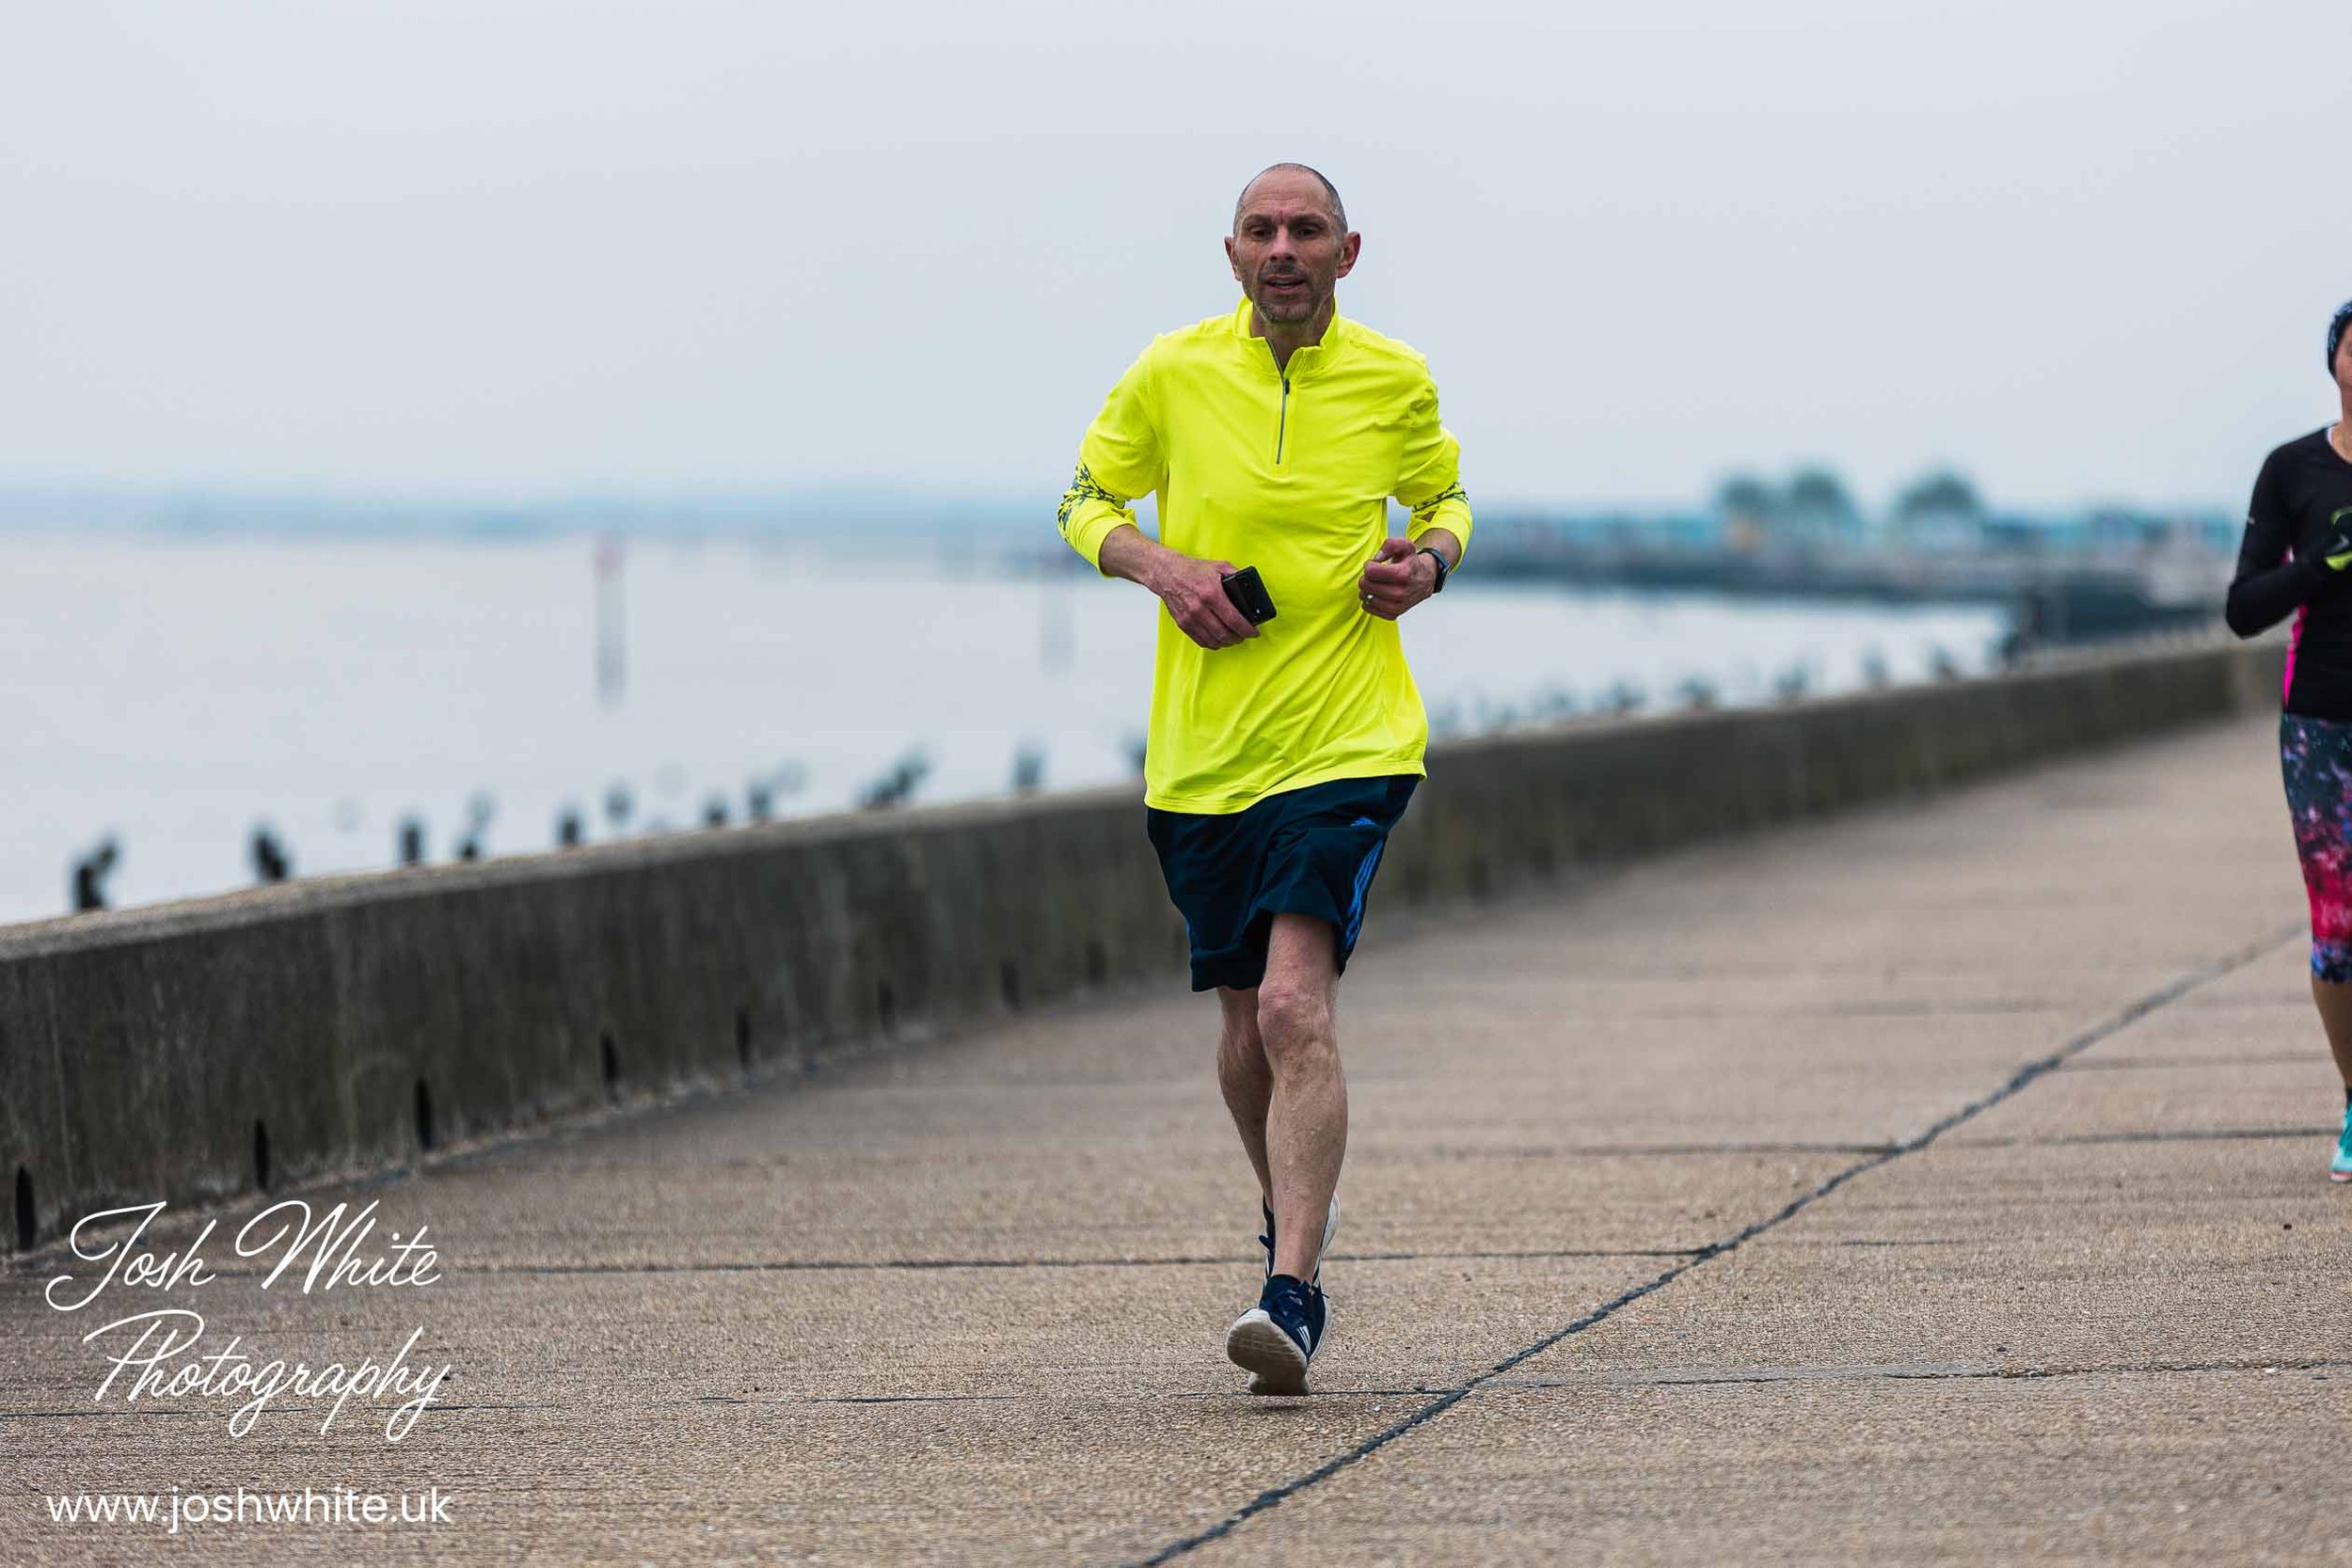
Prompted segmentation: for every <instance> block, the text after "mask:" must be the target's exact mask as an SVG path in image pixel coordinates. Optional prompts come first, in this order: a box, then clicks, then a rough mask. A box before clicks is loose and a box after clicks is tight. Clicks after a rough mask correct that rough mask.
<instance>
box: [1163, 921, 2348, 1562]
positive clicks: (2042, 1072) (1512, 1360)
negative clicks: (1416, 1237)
mask: <svg viewBox="0 0 2352 1568" xmlns="http://www.w3.org/2000/svg"><path fill="white" fill-rule="evenodd" d="M2303 931H2304V926H2303V923H2302V922H2301V921H2296V923H2295V924H2293V925H2291V926H2287V927H2281V928H2280V929H2279V930H2277V931H2274V932H2272V933H2271V934H2270V935H2268V936H2265V937H2264V938H2262V939H2261V940H2260V941H2258V942H2249V943H2248V944H2247V945H2246V946H2245V947H2242V948H2240V949H2238V950H2237V951H2236V952H2234V953H2232V954H2231V955H2229V956H2228V957H2227V958H2221V959H2219V960H2217V961H2216V962H2213V963H2209V964H2203V965H2200V966H2199V967H2198V968H2196V969H2193V970H2190V971H2189V972H2188V973H2187V974H2183V975H2181V976H2179V977H2178V978H2176V979H2174V980H2172V981H2170V982H2169V983H2168V984H2166V985H2163V986H2159V987H2158V988H2157V989H2156V990H2152V991H2150V992H2148V993H2147V994H2146V995H2144V996H2140V997H2137V998H2135V999H2134V1000H2133V1001H2131V1002H2129V1003H2126V1004H2125V1005H2124V1006H2122V1008H2121V1009H2119V1010H2118V1011H2117V1012H2115V1013H2114V1014H2113V1015H2112V1016H2110V1017H2108V1018H2106V1019H2105V1020H2103V1021H2101V1022H2098V1023H2096V1024H2093V1025H2092V1026H2091V1027H2090V1028H2089V1029H2087V1030H2085V1031H2083V1032H2082V1033H2081V1034H2079V1035H2076V1036H2075V1037H2073V1038H2072V1039H2070V1040H2068V1041H2067V1042H2066V1043H2065V1044H2063V1045H2061V1046H2059V1047H2058V1049H2057V1050H2056V1051H2053V1052H2051V1053H2049V1054H2048V1055H2046V1056H2041V1057H2037V1058H2035V1059H2034V1060H2033V1061H2030V1062H2027V1063H2026V1065H2025V1066H2023V1067H2021V1068H2019V1069H2017V1070H2016V1071H2015V1072H2013V1073H2011V1074H2010V1077H2009V1081H2008V1082H2007V1083H2005V1084H2003V1085H2001V1086H2000V1087H1998V1088H1996V1089H1994V1090H1993V1091H1992V1092H1991V1093H1989V1094H1985V1095H1981V1096H1979V1098H1977V1099H1975V1100H1972V1101H1969V1102H1968V1103H1967V1104H1965V1105H1963V1106H1962V1107H1961V1108H1960V1109H1958V1110H1956V1111H1954V1112H1952V1113H1950V1114H1949V1115H1948V1116H1946V1117H1943V1118H1942V1119H1940V1120H1938V1121H1936V1122H1935V1123H1933V1124H1932V1125H1931V1126H1930V1127H1929V1128H1928V1129H1927V1130H1926V1131H1925V1132H1920V1133H1918V1134H1916V1135H1915V1136H1914V1137H1911V1138H1907V1139H1905V1140H1904V1141H1903V1142H1901V1143H1899V1144H1894V1145H1891V1146H1889V1147H1888V1148H1884V1149H1882V1150H1880V1151H1878V1152H1876V1153H1873V1154H1871V1155H1869V1156H1868V1157H1867V1158H1865V1159H1861V1160H1857V1161H1855V1162H1854V1163H1853V1164H1851V1165H1848V1166H1847V1167H1846V1168H1845V1169H1843V1170H1841V1171H1838V1172H1837V1173H1836V1175H1834V1176H1831V1177H1830V1178H1828V1179H1827V1180H1824V1181H1822V1182H1821V1184H1820V1186H1818V1187H1815V1188H1813V1189H1812V1190H1811V1191H1810V1192H1807V1193H1804V1194H1802V1195H1800V1196H1797V1197H1796V1198H1793V1199H1791V1200H1790V1201H1789V1202H1788V1204H1787V1205H1786V1206H1784V1207H1783V1208H1781V1209H1780V1210H1779V1211H1778V1212H1774V1213H1772V1214H1769V1215H1767V1216H1766V1217H1764V1218H1763V1219H1760V1220H1756V1221H1755V1222H1754V1223H1753V1224H1750V1225H1746V1226H1742V1227H1740V1229H1738V1230H1736V1231H1734V1232H1732V1233H1731V1234H1730V1235H1729V1236H1726V1237H1724V1239H1723V1240H1722V1241H1720V1242H1710V1243H1708V1244H1707V1245H1705V1246H1702V1247H1700V1248H1698V1249H1697V1250H1696V1251H1695V1252H1693V1253H1692V1255H1691V1256H1690V1257H1689V1258H1688V1259H1684V1260H1683V1261H1681V1262H1678V1263H1677V1264H1675V1265H1674V1266H1673V1267H1672V1268H1669V1269H1666V1270H1663V1271H1662V1272H1661V1273H1659V1274H1657V1275H1652V1276H1651V1277H1650V1278H1649V1279H1646V1280H1645V1281H1644V1282H1643V1283H1641V1284H1639V1285H1636V1286H1634V1287H1633V1288H1632V1289H1631V1290H1629V1291H1624V1292H1623V1293H1621V1294H1619V1295H1616V1296H1613V1297H1611V1298H1610V1299H1609V1300H1607V1301H1605V1302H1603V1303H1601V1304H1600V1305H1599V1306H1598V1307H1595V1308H1593V1310H1591V1311H1590V1312H1587V1313H1585V1314H1584V1315H1583V1316H1582V1317H1581V1318H1578V1319H1576V1320H1575V1321H1573V1322H1571V1323H1566V1324H1565V1325H1563V1326H1562V1327H1560V1328H1558V1329H1555V1330H1553V1331H1552V1332H1551V1333H1549V1334H1547V1335H1545V1336H1544V1337H1543V1338H1540V1339H1538V1340H1536V1341H1535V1342H1534V1344H1532V1345H1528V1346H1526V1347H1525V1348H1523V1349H1521V1350H1518V1351H1515V1352H1513V1353H1512V1354H1510V1355H1507V1356H1505V1357H1504V1358H1503V1359H1502V1360H1501V1361H1498V1362H1496V1363H1495V1364H1494V1365H1493V1366H1491V1367H1489V1368H1487V1369H1486V1370H1485V1371H1483V1372H1480V1373H1479V1374H1478V1375H1477V1376H1475V1377H1473V1378H1471V1379H1470V1380H1469V1381H1468V1382H1466V1383H1464V1384H1463V1385H1462V1386H1460V1387H1458V1388H1454V1389H1450V1390H1448V1391H1447V1392H1446V1393H1444V1394H1443V1395H1441V1396H1440V1397H1438V1398H1437V1399H1434V1400H1432V1401H1430V1402H1428V1403H1427V1404H1425V1405H1422V1407H1421V1408H1420V1409H1419V1410H1416V1411H1414V1412H1413V1413H1412V1414H1411V1415H1409V1416H1407V1417H1406V1418H1404V1419H1403V1420H1401V1421H1398V1422H1397V1423H1396V1424H1395V1425H1394V1426H1391V1427H1389V1428H1387V1429H1385V1430H1383V1431H1381V1432H1377V1433H1374V1434H1373V1435H1372V1436H1370V1437H1367V1438H1365V1439H1364V1440H1363V1441H1362V1442H1360V1443H1359V1444H1357V1445H1356V1446H1355V1447H1353V1448H1351V1449H1347V1450H1346V1451H1345V1452H1343V1453H1341V1454H1339V1455H1338V1456H1337V1457H1335V1458H1333V1459H1331V1460H1330V1461H1328V1462H1327V1463H1326V1464H1323V1465H1318V1466H1317V1467H1315V1468H1314V1469H1312V1470H1310V1471H1308V1472H1307V1473H1306V1474H1305V1475H1303V1476H1299V1477H1297V1478H1296V1479H1295V1480H1292V1481H1284V1482H1283V1483H1282V1484H1281V1485H1279V1486H1273V1487H1268V1488H1267V1489H1266V1490H1265V1491H1263V1492H1261V1493H1259V1494H1258V1495H1257V1496H1256V1497H1252V1498H1250V1499H1249V1500H1248V1502H1246V1503H1244V1504H1242V1506H1241V1507H1239V1508H1237V1509H1235V1510H1233V1512H1232V1513H1228V1514H1227V1515H1226V1516H1225V1517H1224V1518H1222V1519H1219V1520H1218V1521H1217V1522H1216V1524H1214V1525H1211V1526H1209V1527H1208V1528H1206V1529H1202V1530H1199V1531H1196V1532H1194V1533H1193V1534H1191V1535H1187V1536H1184V1537H1183V1538H1182V1539H1180V1540H1176V1541H1171V1542H1169V1543H1168V1544H1167V1545H1165V1546H1162V1547H1161V1548H1160V1549H1159V1550H1158V1551H1156V1552H1153V1553H1152V1555H1151V1556H1150V1557H1146V1558H1139V1559H1136V1560H1135V1562H1134V1563H1133V1564H1132V1565H1131V1568H1158V1565H1159V1564H1161V1563H1164V1562H1169V1561H1173V1560H1175V1559H1177V1558H1180V1557H1183V1556H1184V1555H1185V1554H1186V1553H1188V1552H1191V1551H1193V1550H1195V1549H1197V1548H1199V1547H1201V1546H1205V1545H1207V1544H1210V1543H1211V1542H1213V1541H1219V1540H1222V1539H1224V1538H1225V1537H1226V1536H1228V1535H1231V1534H1232V1532H1233V1531H1234V1530H1236V1529H1238V1528H1241V1527H1242V1526H1243V1525H1246V1524H1248V1522H1249V1521H1250V1520H1252V1519H1254V1518H1256V1517H1257V1516H1258V1515H1260V1514H1262V1513H1269V1512H1271V1511H1272V1510H1274V1509H1277V1508H1279V1507H1281V1506H1282V1504H1284V1503H1286V1502H1288V1501H1289V1500H1290V1499H1291V1498H1293V1497H1297V1496H1298V1495H1299V1494H1300V1493H1302V1492H1305V1491H1308V1490H1310V1489H1311V1488H1312V1487H1316V1486H1319V1485H1321V1484H1322V1483H1323V1482H1325V1481H1328V1480H1330V1479H1331V1478H1332V1477H1333V1476H1335V1475H1338V1474H1339V1473H1340V1472H1341V1471H1342V1470H1344V1469H1346V1468H1348V1467H1349V1466H1350V1465H1355V1464H1357V1463H1358V1462H1359V1461H1361V1460H1364V1459H1369V1458H1370V1457H1371V1456H1372V1455H1374V1454H1375V1453H1377V1452H1379V1451H1380V1450H1381V1449H1385V1448H1387V1447H1388V1446H1389V1445H1390V1444H1391V1443H1393V1442H1395V1441H1396V1440H1397V1439H1399V1438H1401V1437H1403V1436H1405V1435H1406V1434H1407V1433H1411V1432H1413V1431H1414V1430H1416V1429H1417V1428H1420V1427H1423V1426H1426V1425H1428V1424H1429V1423H1430V1422H1431V1421H1434V1420H1436V1419H1437V1418H1438V1417H1440V1416H1442V1415H1444V1414H1445V1413H1446V1412H1447V1411H1449V1410H1451V1409H1453V1408H1454V1406H1455V1405H1457V1404H1459V1403H1461V1402H1463V1401H1464V1400H1466V1399H1469V1398H1470V1396H1471V1395H1472V1394H1474V1393H1477V1392H1479V1391H1480V1389H1482V1388H1483V1387H1485V1386H1486V1385H1487V1384H1488V1383H1491V1382H1493V1381H1494V1380H1495V1379H1497V1378H1500V1377H1502V1376H1503V1375H1505V1374H1506V1373H1508V1372H1509V1371H1510V1370H1512V1369H1513V1368H1515V1367H1518V1366H1520V1365H1523V1364H1524V1363H1526V1362H1528V1361H1530V1360H1533V1359H1534V1357H1536V1356H1538V1355H1541V1354H1543V1353H1544V1352H1546V1351H1548V1350H1549V1349H1551V1348H1552V1347H1553V1346H1554V1345H1557V1344H1559V1343H1560V1342H1561V1341H1562V1340H1564V1339H1567V1338H1573V1337H1574V1336H1576V1335H1579V1334H1581V1333H1583V1332H1584V1331H1585V1330H1586V1329H1589V1328H1592V1327H1594V1326H1596V1325H1597V1324H1599V1323H1605V1322H1607V1321H1608V1320H1609V1319H1611V1318H1613V1317H1614V1316H1616V1314H1617V1313H1619V1312H1620V1311H1623V1310H1624V1309H1625V1308H1626V1307H1630V1306H1632V1305H1633V1304H1634V1303H1635V1302H1637V1301H1640V1300H1642V1299H1643V1298H1644V1297H1645V1296H1651V1295H1655V1294H1657V1293H1658V1292H1659V1291H1662V1290H1664V1289H1665V1288H1666V1287H1667V1286H1669V1285H1671V1284H1673V1283H1674V1282H1675V1281H1676V1280H1677V1279H1680V1278H1681V1277H1682V1276H1683V1275H1686V1274H1689V1273H1690V1272H1691V1271H1692V1270H1693V1269H1698V1268H1704V1267H1705V1266H1706V1265H1707V1264H1708V1263H1710V1262H1712V1261H1714V1260H1715V1259H1719V1258H1724V1257H1728V1256H1729V1255H1730V1254H1732V1253H1734V1252H1737V1251H1739V1250H1740V1248H1741V1247H1743V1246H1745V1245H1747V1244H1748V1243H1750V1242H1753V1241H1755V1240H1756V1238H1757V1237H1759V1236H1761V1235H1763V1234H1765V1233H1766V1232H1767V1231H1771V1230H1774V1229H1777V1228H1778V1227H1781V1226H1783V1225H1786V1224H1788V1221H1790V1220H1792V1219H1794V1218H1796V1217H1797V1216H1798V1215H1799V1214H1801V1213H1803V1212H1804V1211H1805V1210H1807V1209H1810V1208H1811V1207H1813V1205H1815V1204H1816V1203H1819V1202H1820V1201H1821V1200H1822V1199H1823V1198H1825V1197H1828V1196H1830V1195H1831V1194H1832V1193H1835V1192H1836V1191H1837V1190H1838V1189H1839V1188H1841V1187H1843V1186H1845V1185H1846V1184H1847V1183H1848V1182H1850V1181H1852V1180H1854V1179H1855V1178H1857V1177H1861V1176H1867V1175H1868V1174H1869V1173H1870V1172H1872V1171H1874V1170H1877V1169H1878V1168H1879V1167H1880V1166H1882V1165H1888V1164H1894V1163H1895V1162H1896V1161H1898V1160H1900V1159H1904V1158H1907V1157H1908V1156H1910V1155H1913V1154H1916V1153H1918V1152H1919V1151H1920V1150H1921V1149H1923V1148H1927V1147H1928V1146H1929V1145H1931V1144H1932V1143H1934V1142H1935V1141H1936V1140H1937V1139H1938V1138H1940V1137H1942V1136H1943V1135H1944V1134H1945V1133H1947V1132H1950V1131H1952V1130H1953V1129H1954V1128H1956V1127H1961V1126H1964V1125H1965V1124H1967V1123H1968V1122H1971V1121H1974V1120H1975V1119H1976V1118H1977V1117H1980V1116H1982V1115H1984V1113H1985V1112H1987V1111H1990V1110H1992V1109H1993V1108H1994V1106H1996V1105H1998V1104H2000V1103H2002V1102H2003V1101H2007V1100H2010V1099H2011V1098H2013V1097H2014V1096H2016V1095H2018V1094H2020V1093H2022V1092H2024V1090H2025V1089H2026V1087H2027V1086H2029V1085H2032V1084H2034V1083H2035V1082H2037V1081H2038V1080H2040V1079H2042V1078H2044V1077H2046V1076H2048V1075H2049V1074H2050V1073H2052V1072H2055V1071H2057V1070H2058V1069H2059V1068H2061V1067H2063V1066H2065V1065H2066V1064H2067V1063H2068V1062H2069V1061H2071V1060H2072V1059H2073V1058H2074V1057H2076V1056H2078V1055H2080V1054H2082V1053H2084V1052H2086V1051H2088V1050H2090V1048H2091V1047H2092V1046H2094V1045H2097V1044H2098V1043H2099V1042H2100V1041H2102V1040H2106V1039H2110V1038H2112V1037H2115V1036H2116V1035H2119V1034H2121V1033H2122V1032H2123V1031H2124V1030H2125V1029H2128V1028H2130V1027H2131V1026H2132V1025H2133V1024H2135V1023H2137V1022H2139V1021H2140V1020H2141V1019H2143V1018H2146V1017H2147V1016H2148V1015H2149V1014H2150V1013H2153V1012H2154V1011H2156V1010H2157V1009H2158V1008H2160V1007H2164V1006H2168V1005H2169V1004H2171V1003H2173V1002H2177V1001H2178V1000H2180V999H2181V998H2182V997H2184V996H2185V995H2187V994H2188V993H2189V992H2190V991H2193V990H2197V989H2198V988H2199V987H2201V986H2206V985H2210V984H2212V983H2213V982H2214V981H2216V980H2218V979H2222V978H2224V977H2225V976H2227V975H2230V974H2234V973H2236V972H2237V971H2238V970H2241V969H2243V968H2245V967H2246V966H2247V965H2248V964H2250V963H2252V962H2254V961H2255V960H2256V959H2258V958H2262V957H2263V956H2264V955H2265V954H2267V953H2269V952H2271V951H2273V950H2274V949H2276V948H2278V947H2279V946H2280V945H2281V944H2282V943H2284V942H2290V941H2292V940H2294V939H2295V938H2296V937H2297V936H2300V935H2301V934H2302V933H2303Z"/></svg>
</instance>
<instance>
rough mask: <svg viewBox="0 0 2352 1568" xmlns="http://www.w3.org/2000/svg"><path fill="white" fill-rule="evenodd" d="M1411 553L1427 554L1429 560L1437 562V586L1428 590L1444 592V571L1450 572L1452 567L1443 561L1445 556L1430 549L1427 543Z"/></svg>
mask: <svg viewBox="0 0 2352 1568" xmlns="http://www.w3.org/2000/svg"><path fill="white" fill-rule="evenodd" d="M1413 553H1414V554H1416V555H1425V556H1427V557H1428V558H1429V559H1430V560H1432V561H1434V562H1437V563H1438V586H1437V587H1435V588H1432V589H1431V590H1430V591H1429V592H1431V593H1432V594H1442V593H1444V592H1445V575H1446V573H1448V572H1450V571H1452V570H1453V568H1452V567H1450V566H1448V565H1447V564H1446V563H1445V557H1444V556H1441V555H1439V554H1438V552H1437V551H1436V550H1434V549H1432V548H1431V547H1430V546H1427V545H1423V546H1422V547H1421V548H1420V549H1418V550H1416V551H1414V552H1413Z"/></svg>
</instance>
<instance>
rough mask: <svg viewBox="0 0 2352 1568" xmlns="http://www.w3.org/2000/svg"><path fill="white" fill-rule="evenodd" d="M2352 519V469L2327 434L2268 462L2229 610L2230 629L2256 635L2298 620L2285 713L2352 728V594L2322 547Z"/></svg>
mask: <svg viewBox="0 0 2352 1568" xmlns="http://www.w3.org/2000/svg"><path fill="white" fill-rule="evenodd" d="M2346 515H2352V463H2346V462H2345V461H2344V459H2343V458H2342V457H2340V456H2338V455H2337V453H2336V449H2335V448H2334V447H2333V446H2331V445H2329V444H2328V432H2327V431H2326V430H2325V429H2324V428H2323V429H2320V430H2315V431H2313V432H2312V433H2311V434H2310V435H2309V436H2297V437H2296V439H2295V440H2292V441H2289V442H2288V443H2287V444H2286V445H2284V446H2282V447H2280V448H2279V449H2278V450H2277V451H2273V452H2272V453H2271V454H2270V455H2269V456H2268V457H2267V458H2265V459H2264V460H2263V467H2262V473H2261V475H2260V476H2259V477H2257V478H2256V479H2255V481H2254V499H2253V503H2252V505H2251V506H2249V508H2248V510H2247V517H2246V536H2245V539H2244V541H2243V542H2242V543H2241V544H2240V545H2239V546H2238V552H2237V577H2236V578H2235V580H2233V582H2232V583H2231V584H2230V599H2229V604H2228V607H2227V609H2226V610H2225V611H2224V614H2225V617H2226V619H2227V620H2228V621H2229V623H2230V629H2231V630H2232V631H2233V632H2235V633H2237V634H2238V635H2239V636H2240V637H2252V636H2253V635H2255V634H2256V633H2257V632H2262V631H2266V630H2268V629H2269V628H2270V627H2272V626H2277V625H2278V624H2279V623H2280V621H2283V620H2285V619H2286V618H2287V617H2288V616H2289V615H2294V616H2295V617H2296V625H2295V641H2294V642H2293V644H2292V646H2291V648H2290V650H2289V652H2288V654H2287V679H2286V690H2285V692H2284V694H2283V695H2284V698H2285V704H2286V711H2287V712H2289V713H2294V714H2300V715H2302V716H2303V717H2304V718H2307V719H2327V720H2332V721H2336V722H2339V723H2343V722H2352V594H2347V593H2345V592H2344V578H2347V577H2352V572H2343V573H2339V572H2331V571H2329V570H2328V568H2327V567H2325V566H2324V565H2322V564H2321V563H2320V561H2319V542H2320V541H2321V540H2322V539H2324V538H2325V537H2327V534H2328V531H2329V529H2330V528H2331V527H2332V526H2333V524H2334V522H2335V521H2336V519H2338V518H2340V517H2344V516H2346Z"/></svg>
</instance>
